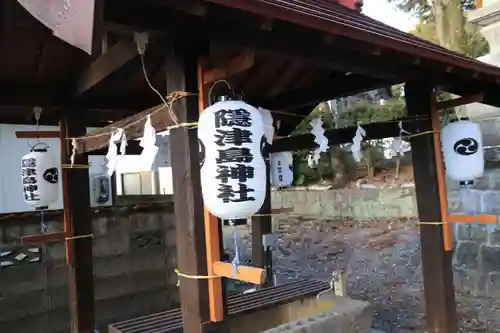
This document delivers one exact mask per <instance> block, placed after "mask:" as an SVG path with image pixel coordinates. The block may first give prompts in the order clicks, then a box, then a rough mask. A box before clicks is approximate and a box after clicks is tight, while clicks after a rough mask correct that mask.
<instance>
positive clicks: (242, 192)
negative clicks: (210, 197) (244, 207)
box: [217, 183, 255, 203]
mask: <svg viewBox="0 0 500 333" xmlns="http://www.w3.org/2000/svg"><path fill="white" fill-rule="evenodd" d="M238 187H239V188H238V189H237V190H235V189H234V188H233V187H232V186H231V185H227V184H220V185H219V195H218V196H217V198H219V199H222V202H224V203H229V202H244V201H255V198H254V197H250V196H248V194H249V193H250V192H255V190H254V189H251V188H249V187H248V186H247V184H242V183H238Z"/></svg>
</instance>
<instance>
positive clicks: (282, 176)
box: [271, 151, 293, 187]
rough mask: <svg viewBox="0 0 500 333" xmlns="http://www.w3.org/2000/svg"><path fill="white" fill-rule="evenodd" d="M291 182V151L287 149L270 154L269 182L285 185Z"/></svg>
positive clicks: (278, 185)
mask: <svg viewBox="0 0 500 333" xmlns="http://www.w3.org/2000/svg"><path fill="white" fill-rule="evenodd" d="M292 183H293V153H292V152H289V151H285V152H281V153H274V154H271V184H272V185H273V186H276V187H286V186H290V185H292Z"/></svg>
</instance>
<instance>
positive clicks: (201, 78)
mask: <svg viewBox="0 0 500 333" xmlns="http://www.w3.org/2000/svg"><path fill="white" fill-rule="evenodd" d="M205 66H206V64H205V61H203V60H202V59H199V60H198V108H199V111H200V112H202V111H203V110H204V109H205V108H206V107H207V106H208V104H209V102H210V101H208V91H209V89H210V88H209V87H207V84H205V83H204V82H205V75H206V73H205ZM204 219H205V242H206V253H207V258H206V259H207V263H211V262H214V261H220V260H221V259H222V252H223V251H224V244H223V234H222V225H221V221H220V220H219V219H218V218H217V217H215V216H213V215H212V214H210V213H209V211H208V210H207V209H206V208H205V214H204ZM207 272H208V275H214V274H215V272H214V267H213V265H208V267H207ZM223 281H224V280H223V278H220V279H210V280H209V281H208V297H209V299H208V302H209V307H210V320H211V321H213V322H222V321H223V320H224V318H225V317H226V316H227V314H228V313H227V310H228V308H227V297H226V290H225V288H224V285H223Z"/></svg>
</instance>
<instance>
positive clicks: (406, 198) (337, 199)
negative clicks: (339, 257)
mask: <svg viewBox="0 0 500 333" xmlns="http://www.w3.org/2000/svg"><path fill="white" fill-rule="evenodd" d="M362 186H363V187H361V188H353V189H339V190H328V189H322V190H321V189H317V190H305V189H293V190H284V191H273V193H272V196H271V198H272V206H273V208H292V207H293V213H294V214H299V215H303V216H310V217H318V218H326V219H329V218H335V217H352V218H356V219H358V220H369V219H373V218H404V217H415V216H417V215H418V213H417V210H416V205H415V189H414V185H413V184H406V185H404V186H400V187H385V188H377V187H375V186H370V185H362Z"/></svg>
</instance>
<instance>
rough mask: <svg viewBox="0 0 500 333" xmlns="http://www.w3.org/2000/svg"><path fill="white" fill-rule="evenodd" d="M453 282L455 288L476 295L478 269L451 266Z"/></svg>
mask: <svg viewBox="0 0 500 333" xmlns="http://www.w3.org/2000/svg"><path fill="white" fill-rule="evenodd" d="M453 282H454V284H455V289H456V290H458V291H461V292H463V293H467V294H470V295H476V294H477V291H478V284H479V274H478V271H477V270H468V269H463V268H459V267H453Z"/></svg>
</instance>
